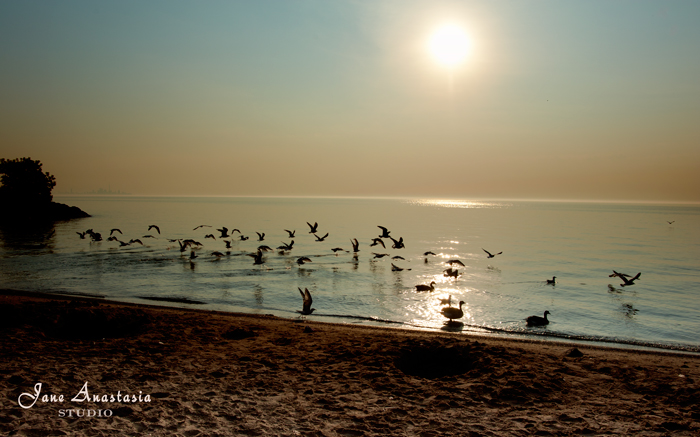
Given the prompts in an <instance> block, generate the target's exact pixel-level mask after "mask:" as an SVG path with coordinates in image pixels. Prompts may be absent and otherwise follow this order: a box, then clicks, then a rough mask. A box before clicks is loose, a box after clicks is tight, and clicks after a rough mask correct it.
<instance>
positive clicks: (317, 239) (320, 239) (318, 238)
mask: <svg viewBox="0 0 700 437" xmlns="http://www.w3.org/2000/svg"><path fill="white" fill-rule="evenodd" d="M314 237H316V241H323V240H325V239H326V237H328V232H326V235H324V236H323V237H319V236H318V235H316V234H314Z"/></svg>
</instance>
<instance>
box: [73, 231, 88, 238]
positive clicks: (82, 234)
mask: <svg viewBox="0 0 700 437" xmlns="http://www.w3.org/2000/svg"><path fill="white" fill-rule="evenodd" d="M75 233H76V234H78V236H79V237H80V239H81V240H84V239H85V234H86V233H85V232H77V231H76V232H75Z"/></svg>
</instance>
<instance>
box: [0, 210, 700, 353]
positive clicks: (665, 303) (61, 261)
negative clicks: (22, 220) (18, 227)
mask: <svg viewBox="0 0 700 437" xmlns="http://www.w3.org/2000/svg"><path fill="white" fill-rule="evenodd" d="M55 200H56V201H59V202H62V203H67V204H69V205H76V206H79V207H80V208H82V209H83V210H85V211H87V212H89V213H90V214H92V215H93V216H92V217H90V218H86V219H80V220H73V221H70V222H63V223H58V224H56V225H55V226H53V227H49V228H45V229H36V230H34V231H33V232H22V233H19V232H16V231H13V230H11V229H10V230H8V229H4V230H2V231H0V232H1V233H0V237H2V238H0V244H2V246H1V247H0V259H1V260H2V261H1V263H0V286H1V287H3V288H14V289H24V290H40V291H52V292H67V293H78V294H89V295H99V296H104V297H106V298H109V299H113V300H120V301H130V302H139V303H149V304H158V305H173V306H181V307H196V308H200V309H211V310H220V311H236V312H244V313H252V314H273V315H276V316H280V317H286V318H295V317H299V314H298V313H297V312H296V311H297V310H300V309H301V306H302V301H301V296H300V295H299V292H298V290H297V287H301V288H302V289H304V288H308V289H309V290H310V292H311V294H312V296H313V299H314V303H313V307H314V308H316V311H315V312H314V313H313V314H312V315H310V316H308V318H309V319H312V320H318V321H326V322H340V323H354V324H370V325H382V326H394V327H400V328H406V329H430V330H440V329H444V330H451V331H455V330H456V331H462V332H465V333H480V334H486V335H497V336H518V337H522V336H529V337H535V338H539V339H543V338H544V339H550V340H552V341H556V340H560V339H564V340H574V341H594V342H603V343H607V344H612V345H625V346H632V347H662V348H667V349H678V350H687V351H694V352H700V335H699V333H700V207H698V206H688V205H650V204H644V205H640V204H592V203H563V202H504V201H447V200H435V199H347V198H221V197H200V198H184V197H130V196H123V197H122V196H103V197H97V196H71V197H68V196H56V198H55ZM669 221H673V223H672V224H669V223H668V222H669ZM307 222H310V223H312V224H313V223H314V222H318V235H319V236H323V235H324V234H326V233H328V234H329V235H328V237H327V238H326V239H325V240H324V241H316V237H315V236H314V235H313V234H311V233H309V230H310V229H309V226H308V225H307ZM153 224H155V225H158V226H159V228H160V231H161V234H158V233H157V232H156V231H155V229H152V230H150V231H149V230H148V227H149V225H153ZM199 225H209V226H211V227H201V228H199V229H196V230H194V228H195V227H197V226H199ZM380 225H381V226H385V227H387V228H388V229H389V230H390V232H391V234H390V235H391V236H392V237H394V238H396V239H399V237H402V238H403V241H404V244H405V248H401V249H393V248H392V246H391V245H392V241H391V240H390V239H388V238H385V239H383V241H384V243H385V244H386V248H383V247H381V246H374V247H370V244H371V243H372V238H376V237H378V236H379V235H380V233H381V230H380V229H379V227H378V226H380ZM224 226H225V227H227V228H229V230H231V229H234V228H236V229H239V230H240V231H241V233H242V235H245V236H248V237H249V239H248V240H246V241H241V240H240V237H239V235H240V234H238V233H234V234H233V237H232V238H228V239H227V240H230V241H231V248H228V249H227V248H226V245H225V242H224V241H223V240H226V239H222V238H220V232H219V231H217V230H216V229H217V228H222V227H224ZM112 228H119V229H120V230H121V231H122V233H123V234H116V235H117V236H118V238H119V239H120V240H122V241H129V240H130V239H135V238H139V239H140V240H141V241H142V242H143V243H144V244H143V246H142V245H140V244H137V243H135V244H132V245H129V246H123V247H120V244H119V243H118V242H112V241H106V239H107V237H108V236H109V234H110V230H111V229H112ZM87 229H93V230H94V231H96V232H100V233H101V234H102V236H103V238H104V241H101V242H91V241H90V239H89V237H88V238H87V239H80V237H79V236H78V235H77V234H76V232H84V231H85V230H87ZM285 229H288V230H294V231H296V235H295V237H294V238H290V237H289V236H288V234H287V232H286V231H285ZM256 232H259V233H265V237H264V240H263V241H258V234H257V233H256ZM207 234H213V235H215V237H216V239H212V238H205V237H206V235H207ZM146 235H152V236H153V237H154V238H146V237H145V236H146ZM188 238H191V239H194V240H197V241H199V242H201V243H202V244H203V245H202V246H201V247H200V248H198V249H196V254H197V255H198V256H197V258H195V259H194V260H190V250H189V249H188V250H186V251H185V252H182V253H181V252H180V249H179V243H178V242H177V241H174V242H173V241H169V240H174V239H188ZM353 238H357V239H358V241H359V242H360V251H359V252H358V253H357V254H353V253H352V245H351V239H353ZM291 240H294V246H293V249H292V250H291V251H288V252H285V253H279V251H277V250H274V251H271V252H266V253H265V255H264V259H263V261H264V263H263V264H261V265H255V264H254V260H253V258H252V257H250V256H248V255H249V254H252V253H254V252H255V251H256V250H257V248H258V246H260V245H267V246H270V247H271V248H273V249H276V248H277V247H278V246H281V245H282V243H289V242H290V241H291ZM337 247H340V248H342V249H344V251H340V252H337V253H334V252H333V251H332V250H331V249H333V248H337ZM483 249H486V250H488V251H490V252H492V253H497V252H503V253H502V254H501V255H497V256H496V257H494V258H488V257H487V255H486V253H485V252H484V251H483ZM214 251H219V252H221V253H222V254H223V256H220V257H217V256H214V255H212V252H214ZM427 251H432V252H434V253H435V255H434V256H433V255H429V256H425V255H424V253H425V252H427ZM373 253H386V254H388V255H389V256H386V257H383V258H377V259H375V258H374V256H373ZM302 256H306V257H308V258H310V259H311V260H312V262H310V263H306V264H304V265H298V264H297V262H296V260H297V258H299V257H302ZM393 256H401V257H403V259H396V260H392V259H391V257H393ZM451 259H459V260H460V261H462V262H463V263H464V264H465V266H464V267H462V266H455V267H457V268H458V271H459V276H458V277H457V278H452V277H447V276H445V275H444V270H445V269H447V267H448V265H447V264H445V262H446V261H448V260H451ZM392 263H393V264H394V265H396V266H398V267H400V268H403V269H404V270H402V271H393V270H392ZM613 269H614V270H616V271H618V272H623V273H627V274H630V275H636V274H637V273H638V272H641V273H642V274H641V277H640V278H639V279H638V280H637V281H635V283H634V285H630V286H621V284H622V281H621V280H620V279H619V278H616V277H610V276H609V275H610V274H612V271H613ZM552 276H556V278H557V279H556V284H555V285H548V284H547V283H546V279H551V278H552ZM431 281H434V282H435V283H436V285H435V290H434V291H433V292H432V293H431V292H417V291H416V289H415V286H416V285H418V284H429V283H430V282H431ZM448 296H452V301H453V304H452V305H453V306H454V305H457V302H459V301H460V300H461V301H464V302H465V304H464V306H463V309H464V311H465V315H464V317H463V318H462V319H461V321H462V322H464V325H463V326H458V327H454V326H446V325H445V320H446V319H445V318H444V317H443V316H442V315H441V314H440V309H441V307H442V304H441V303H440V299H445V298H447V297H448ZM153 298H156V299H166V301H163V300H152V299H153ZM167 299H187V300H190V301H196V302H199V303H197V304H195V303H176V302H168V301H167ZM545 310H548V311H550V313H551V315H550V316H549V318H550V321H551V323H550V324H549V325H548V326H546V327H543V328H528V327H527V326H526V324H525V322H524V319H525V318H526V317H528V316H530V315H540V316H541V315H542V314H543V312H544V311H545Z"/></svg>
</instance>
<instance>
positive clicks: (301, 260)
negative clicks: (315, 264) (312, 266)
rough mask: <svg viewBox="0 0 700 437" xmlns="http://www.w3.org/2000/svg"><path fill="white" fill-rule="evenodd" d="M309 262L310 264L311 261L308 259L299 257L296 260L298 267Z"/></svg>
mask: <svg viewBox="0 0 700 437" xmlns="http://www.w3.org/2000/svg"><path fill="white" fill-rule="evenodd" d="M310 262H312V261H311V260H310V259H309V258H307V257H305V256H302V257H300V258H297V264H299V265H300V266H301V265H304V263H310Z"/></svg>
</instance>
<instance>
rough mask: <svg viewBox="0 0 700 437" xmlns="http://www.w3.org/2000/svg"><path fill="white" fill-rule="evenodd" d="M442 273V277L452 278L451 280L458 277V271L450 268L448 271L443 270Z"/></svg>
mask: <svg viewBox="0 0 700 437" xmlns="http://www.w3.org/2000/svg"><path fill="white" fill-rule="evenodd" d="M443 271H444V272H445V273H444V276H448V277H452V278H456V277H457V276H459V270H457V269H453V268H452V267H450V268H449V269H445V270H443Z"/></svg>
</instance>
